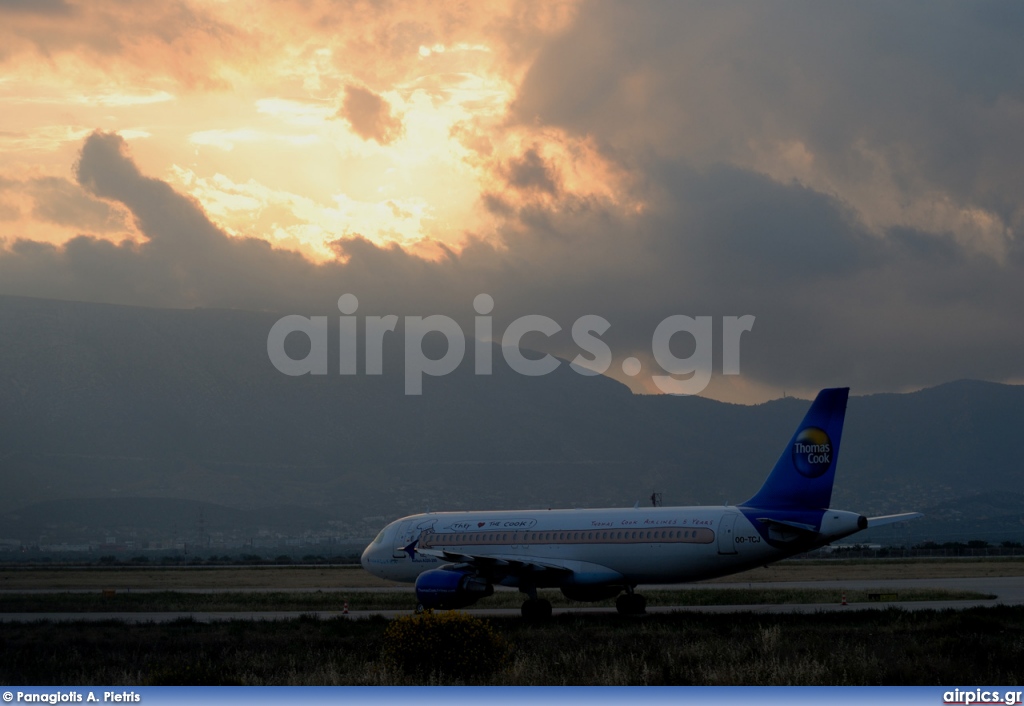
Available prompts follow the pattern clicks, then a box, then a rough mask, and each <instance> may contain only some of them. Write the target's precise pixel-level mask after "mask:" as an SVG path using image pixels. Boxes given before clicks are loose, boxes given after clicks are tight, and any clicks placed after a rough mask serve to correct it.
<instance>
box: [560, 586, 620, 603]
mask: <svg viewBox="0 0 1024 706" xmlns="http://www.w3.org/2000/svg"><path fill="white" fill-rule="evenodd" d="M620 593H622V586H562V595H563V596H565V597H566V598H568V599H569V600H570V601H587V602H590V601H604V600H607V599H609V598H615V596H617V595H619V594H620Z"/></svg>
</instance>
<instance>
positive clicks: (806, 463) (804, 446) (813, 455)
mask: <svg viewBox="0 0 1024 706" xmlns="http://www.w3.org/2000/svg"><path fill="white" fill-rule="evenodd" d="M793 465H794V466H796V470H798V471H799V472H800V475H802V476H805V477H807V478H817V477H818V476H820V475H823V474H824V473H825V471H827V470H828V469H829V466H831V465H832V440H831V439H829V438H828V434H826V433H825V432H824V431H823V430H822V429H819V428H817V427H807V428H806V429H804V430H803V431H801V432H800V433H799V434H797V435H796V439H795V440H794V441H793Z"/></svg>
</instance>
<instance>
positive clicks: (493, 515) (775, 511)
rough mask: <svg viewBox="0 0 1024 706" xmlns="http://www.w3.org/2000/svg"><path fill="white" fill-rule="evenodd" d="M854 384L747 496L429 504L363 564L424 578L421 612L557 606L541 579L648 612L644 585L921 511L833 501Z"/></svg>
mask: <svg viewBox="0 0 1024 706" xmlns="http://www.w3.org/2000/svg"><path fill="white" fill-rule="evenodd" d="M848 396H849V388H845V387H843V388H831V389H825V390H822V391H821V392H819V393H818V396H817V397H816V398H815V400H814V402H813V404H812V405H811V408H810V410H808V412H807V414H806V416H805V417H804V418H803V421H802V422H801V423H800V426H798V427H797V429H796V432H795V433H794V434H793V437H792V438H791V439H790V440H789V443H788V444H787V445H786V447H785V448H784V449H783V451H782V455H781V456H780V457H779V460H778V462H776V464H775V467H774V468H773V469H772V471H771V473H770V474H769V475H768V478H767V480H765V482H764V485H762V486H761V489H760V490H759V491H758V492H757V493H756V494H755V495H754V496H753V497H751V498H750V499H749V500H747V501H746V502H743V503H740V504H739V505H736V506H731V505H724V506H702V507H644V508H641V507H638V506H634V507H632V508H607V509H572V510H511V511H510V510H502V511H483V512H428V513H423V514H419V515H411V516H409V517H403V518H401V519H399V520H395V521H394V522H392V523H390V524H389V525H387V526H386V527H385V528H384V529H382V530H381V531H380V533H379V534H378V535H377V537H376V538H375V539H374V540H373V542H371V543H370V544H369V546H367V547H366V549H365V550H364V551H363V554H362V557H361V563H362V565H363V567H364V568H365V569H366V570H367V571H369V572H370V573H371V574H374V575H376V576H379V577H380V578H384V579H391V580H394V581H401V582H407V583H415V587H416V599H417V601H418V603H419V605H418V606H417V610H423V609H441V610H445V609H457V608H463V607H466V606H469V605H472V604H473V603H476V602H477V601H478V600H479V599H481V598H484V597H486V596H490V595H492V594H493V592H494V587H495V586H497V585H500V586H510V587H515V588H518V589H519V591H520V592H522V593H524V594H525V595H526V597H527V598H526V600H525V601H524V602H523V605H522V615H523V617H524V618H527V619H531V620H538V619H543V618H546V617H549V616H550V615H551V603H550V602H549V601H547V600H545V599H542V598H538V596H537V589H538V588H559V589H561V591H562V593H563V594H564V595H565V597H566V598H568V599H570V600H574V601H600V600H606V599H610V598H615V597H617V598H616V609H617V611H618V612H619V613H620V614H623V615H636V614H642V613H644V612H645V610H646V599H645V598H644V597H643V596H642V595H641V594H639V593H636V592H635V589H636V587H637V586H638V585H640V584H673V583H688V582H693V581H700V580H703V579H710V578H716V577H719V576H726V575H729V574H735V573H739V572H741V571H746V570H748V569H752V568H755V567H758V566H765V565H767V564H769V563H771V562H774V561H778V560H780V559H785V558H786V557H790V556H793V555H794V554H799V553H802V552H807V551H810V550H812V549H817V548H818V547H822V546H824V545H826V544H829V543H831V542H834V541H836V540H838V539H842V538H843V537H848V536H850V535H852V534H855V533H857V532H860V531H861V530H865V529H867V528H869V527H871V528H873V527H879V526H882V525H887V524H891V523H894V522H903V521H907V520H913V519H916V518H918V517H922V515H921V513H918V512H907V513H902V514H897V515H886V516H882V517H870V518H869V517H865V516H864V515H861V514H859V513H856V512H848V511H845V510H835V509H832V508H830V507H829V505H830V502H831V499H832V484H833V480H834V479H835V470H836V462H837V460H838V456H839V442H840V440H841V438H842V431H843V421H844V418H845V416H846V402H847V398H848Z"/></svg>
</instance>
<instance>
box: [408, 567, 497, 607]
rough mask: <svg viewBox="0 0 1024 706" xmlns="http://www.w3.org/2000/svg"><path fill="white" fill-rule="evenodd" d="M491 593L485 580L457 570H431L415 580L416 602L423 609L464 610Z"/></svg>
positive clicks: (489, 585) (491, 587)
mask: <svg viewBox="0 0 1024 706" xmlns="http://www.w3.org/2000/svg"><path fill="white" fill-rule="evenodd" d="M493 593H494V586H492V585H491V584H490V582H488V581H487V580H486V579H483V578H481V577H479V576H476V575H475V574H472V573H469V572H466V571H461V570H459V569H444V568H442V569H432V570H430V571H424V572H423V573H422V574H420V575H419V576H418V577H417V578H416V600H417V601H418V602H419V604H420V605H422V606H423V607H424V608H440V609H441V610H449V609H452V608H465V607H466V606H468V605H473V604H474V603H476V602H477V601H478V600H480V599H481V598H486V597H487V596H490V595H492V594H493Z"/></svg>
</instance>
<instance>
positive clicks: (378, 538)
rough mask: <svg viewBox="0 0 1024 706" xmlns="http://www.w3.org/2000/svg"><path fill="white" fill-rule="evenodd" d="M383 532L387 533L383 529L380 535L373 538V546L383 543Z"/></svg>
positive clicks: (385, 529)
mask: <svg viewBox="0 0 1024 706" xmlns="http://www.w3.org/2000/svg"><path fill="white" fill-rule="evenodd" d="M385 532H387V527H385V528H384V529H382V530H381V531H380V533H379V534H378V535H377V536H376V537H375V538H374V540H373V543H374V544H380V543H382V542H383V541H384V533H385Z"/></svg>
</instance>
